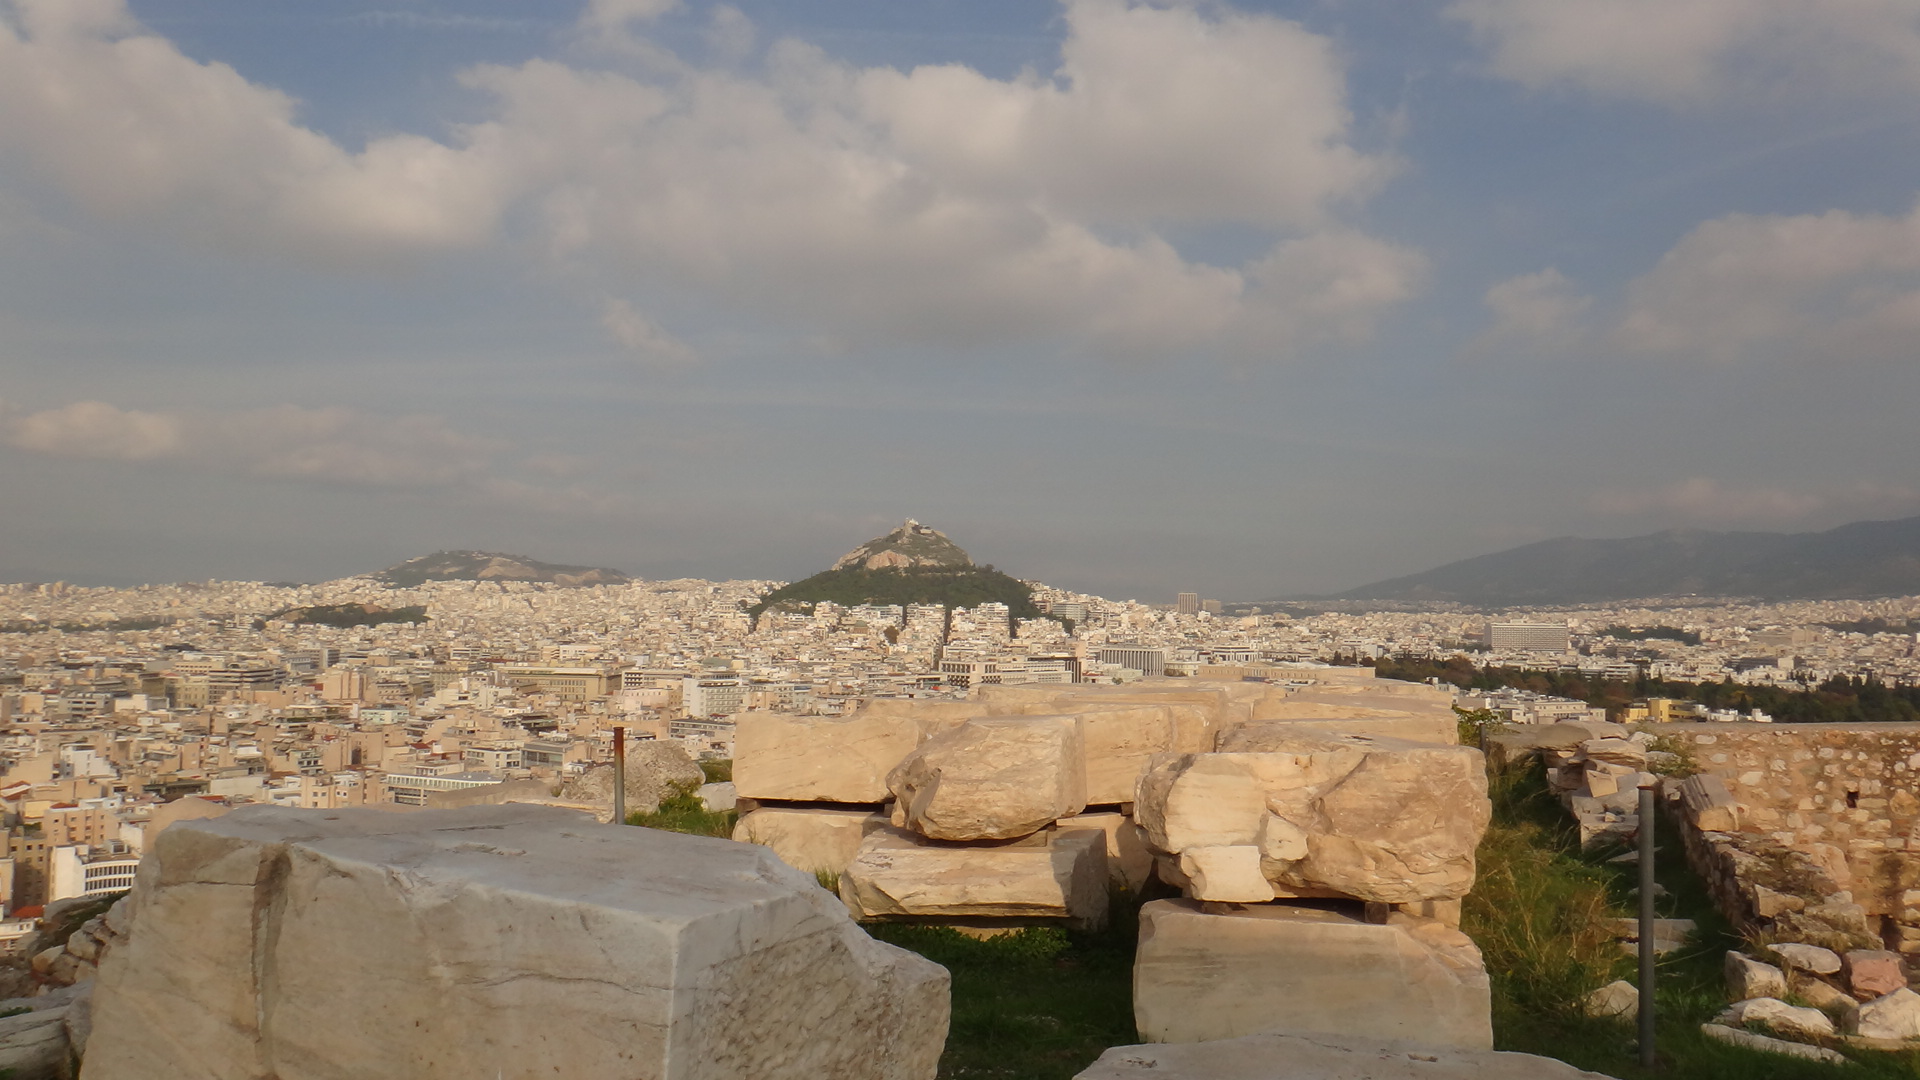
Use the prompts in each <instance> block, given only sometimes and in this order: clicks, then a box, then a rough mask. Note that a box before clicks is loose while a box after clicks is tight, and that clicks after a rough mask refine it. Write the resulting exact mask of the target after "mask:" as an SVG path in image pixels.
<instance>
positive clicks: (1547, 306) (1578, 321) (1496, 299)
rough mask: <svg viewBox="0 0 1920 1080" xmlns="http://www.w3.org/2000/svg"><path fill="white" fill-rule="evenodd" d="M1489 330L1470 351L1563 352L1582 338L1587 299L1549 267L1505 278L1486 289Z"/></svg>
mask: <svg viewBox="0 0 1920 1080" xmlns="http://www.w3.org/2000/svg"><path fill="white" fill-rule="evenodd" d="M1485 303H1486V305H1487V310H1488V311H1490V312H1492V314H1493V325H1492V326H1490V327H1488V328H1487V330H1486V331H1485V332H1483V333H1482V334H1481V335H1480V336H1479V337H1478V338H1476V339H1475V340H1474V342H1473V344H1472V345H1471V346H1469V349H1470V351H1476V352H1486V351H1495V350H1509V349H1519V350H1527V351H1532V352H1558V351H1565V350H1567V349H1570V348H1572V347H1573V346H1574V345H1576V344H1579V343H1580V342H1581V341H1583V340H1584V339H1585V337H1586V333H1587V327H1586V317H1587V311H1588V309H1589V308H1591V307H1592V306H1593V300H1592V298H1591V297H1589V296H1587V295H1585V294H1584V293H1582V292H1581V291H1580V290H1579V288H1578V287H1577V286H1575V285H1574V283H1573V282H1572V281H1569V280H1568V279H1567V276H1566V275H1565V274H1562V273H1561V272H1560V271H1559V270H1558V269H1556V268H1554V267H1548V268H1547V269H1545V270H1540V271H1536V272H1534V273H1531V274H1522V275H1520V276H1518V277H1512V278H1508V279H1507V280H1505V281H1502V282H1499V283H1498V284H1495V285H1494V286H1493V287H1491V288H1489V289H1488V290H1487V294H1486V297H1485Z"/></svg>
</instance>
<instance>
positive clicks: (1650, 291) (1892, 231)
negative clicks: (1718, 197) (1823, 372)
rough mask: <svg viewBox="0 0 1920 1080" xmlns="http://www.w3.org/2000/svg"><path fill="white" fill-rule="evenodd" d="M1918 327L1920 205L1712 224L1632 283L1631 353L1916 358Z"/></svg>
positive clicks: (1625, 329) (1624, 338) (1623, 337)
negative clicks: (1892, 212)
mask: <svg viewBox="0 0 1920 1080" xmlns="http://www.w3.org/2000/svg"><path fill="white" fill-rule="evenodd" d="M1917 331H1920V208H1916V209H1915V210H1914V211H1913V212H1912V213H1909V214H1907V215H1906V216H1904V217H1899V218H1889V217H1883V216H1879V215H1872V214H1851V213H1846V212H1843V211H1838V210H1835V211H1829V212H1827V213H1823V214H1806V215H1793V216H1760V215H1749V214H1734V215H1729V216H1727V217H1723V218H1718V219H1715V220H1713V221H1709V222H1706V223H1705V224H1702V225H1700V226H1699V227H1697V228H1695V229H1694V230H1693V231H1692V232H1691V233H1689V234H1688V235H1687V236H1686V237H1684V238H1683V239H1681V241H1680V242H1679V243H1678V244H1676V245H1674V247H1673V248H1672V249H1671V250H1670V251H1668V252H1667V253H1666V255H1665V256H1663V257H1662V258H1661V260H1660V262H1659V263H1658V264H1657V265H1656V266H1655V267H1654V268H1653V269H1652V270H1650V271H1649V272H1647V273H1646V274H1644V275H1642V276H1641V277H1640V278H1638V279H1636V280H1635V281H1634V282H1633V283H1632V284H1631V285H1630V286H1629V287H1628V290H1627V308H1626V312H1625V314H1624V316H1623V318H1622V320H1621V322H1620V325H1619V328H1618V332H1617V337H1618V340H1619V341H1620V343H1621V344H1623V345H1625V346H1626V347H1628V348H1631V349H1635V350H1639V351H1644V352H1652V353H1661V354H1678V355H1696V356H1704V357H1708V358H1712V359H1717V360H1722V361H1728V360H1738V359H1742V358H1746V357H1751V356H1757V355H1795V354H1804V353H1817V354H1819V355H1821V356H1822V357H1824V358H1827V359H1832V358H1836V357H1837V358H1845V357H1848V356H1864V355H1896V354H1899V355H1910V354H1911V351H1912V341H1913V335H1914V334H1915V333H1916V332H1917Z"/></svg>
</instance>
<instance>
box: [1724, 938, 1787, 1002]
mask: <svg viewBox="0 0 1920 1080" xmlns="http://www.w3.org/2000/svg"><path fill="white" fill-rule="evenodd" d="M1726 974H1727V995H1728V996H1729V997H1731V998H1733V1000H1735V1001H1745V1000H1747V999H1748V998H1777V997H1785V996H1786V993H1787V975H1786V972H1784V971H1781V970H1780V969H1779V968H1777V967H1774V966H1773V965H1772V964H1763V963H1761V962H1760V961H1758V960H1755V959H1753V958H1752V957H1749V956H1747V955H1745V954H1743V953H1737V952H1733V951H1731V950H1729V951H1728V952H1727V962H1726Z"/></svg>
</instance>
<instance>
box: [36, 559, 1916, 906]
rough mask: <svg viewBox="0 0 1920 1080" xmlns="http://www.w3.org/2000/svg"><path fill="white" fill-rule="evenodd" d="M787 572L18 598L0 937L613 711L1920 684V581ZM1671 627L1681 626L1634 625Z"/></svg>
mask: <svg viewBox="0 0 1920 1080" xmlns="http://www.w3.org/2000/svg"><path fill="white" fill-rule="evenodd" d="M775 584H777V583H773V582H765V581H721V582H714V581H700V580H680V581H654V582H636V583H632V584H625V585H596V586H590V587H571V588H569V587H560V586H554V585H547V584H539V583H526V582H492V581H446V582H429V583H426V584H423V585H420V586H418V587H414V588H393V587H389V586H386V585H384V584H381V583H379V582H377V581H374V580H372V579H370V578H348V579H342V580H339V581H333V582H328V583H324V584H320V585H299V586H290V585H269V584H260V583H252V582H223V581H209V582H203V583H187V584H176V585H153V586H141V587H138V588H126V589H111V588H85V587H77V586H71V585H66V584H61V583H54V584H43V585H3V586H0V627H4V628H6V632H4V633H0V765H3V766H4V775H0V812H4V815H5V818H4V820H5V825H6V834H7V851H6V853H5V856H4V857H0V903H4V905H5V909H6V912H5V914H6V916H7V918H5V919H4V920H0V938H4V937H5V936H6V935H8V934H12V933H14V932H15V930H17V931H18V932H19V933H24V932H25V931H26V929H27V928H30V927H31V925H32V922H31V918H30V916H31V915H32V914H33V909H34V908H35V907H36V906H38V905H42V904H44V903H46V902H48V901H50V900H55V899H62V898H65V897H70V896H85V895H105V894H108V893H111V892H117V891H120V890H122V889H125V888H126V887H128V885H129V883H130V881H131V875H132V873H133V868H134V866H135V865H136V864H137V862H138V859H139V856H140V854H141V851H142V850H143V846H144V838H145V837H147V836H149V835H151V834H152V833H153V832H154V831H157V829H159V828H161V827H164V825H165V824H167V823H169V822H170V821H172V820H175V819H178V818H180V817H182V816H198V815H201V814H208V813H216V812H219V810H220V809H221V808H223V807H225V806H230V805H234V804H238V803H245V802H265V803H275V804H282V805H287V806H297V807H309V808H332V807H343V806H360V805H376V804H384V805H399V806H420V805H425V804H426V803H427V802H428V801H429V799H430V797H431V796H432V794H433V793H435V792H444V791H453V790H459V789H464V788H474V787H483V786H486V785H490V784H498V783H503V782H507V781H513V780H527V779H550V780H553V781H555V782H556V784H557V783H558V782H559V781H560V780H562V779H564V778H565V777H566V775H567V774H569V773H570V772H578V771H580V770H582V769H584V768H586V767H587V766H589V765H591V764H593V763H595V762H603V761H608V760H610V759H611V755H612V743H613V732H614V729H615V728H616V727H621V728H625V729H626V730H627V732H628V736H629V737H630V738H639V739H648V738H652V739H677V740H682V741H684V743H685V744H686V745H687V746H688V747H689V749H691V750H693V751H695V752H696V753H698V754H703V755H707V756H726V755H728V754H729V753H730V751H731V741H732V731H733V724H734V718H735V717H737V716H738V715H740V714H742V713H748V712H755V711H777V712H797V713H816V714H838V713H842V712H845V711H848V710H849V709H851V708H852V707H854V706H855V705H856V704H857V702H859V701H860V700H861V699H864V698H870V697H958V696H963V695H965V694H966V693H967V692H969V691H970V690H971V689H972V688H974V687H977V686H980V685H983V684H989V683H1002V684H1008V683H1029V682H1041V683H1046V682H1058V683H1068V682H1078V681H1087V680H1096V681H1113V680H1119V681H1126V680H1129V679H1134V678H1139V677H1143V676H1157V675H1173V676H1178V675H1182V674H1189V673H1191V672H1192V671H1193V670H1194V669H1195V668H1196V667H1197V666H1199V665H1208V664H1226V665H1255V666H1258V665H1285V664H1318V663H1325V662H1328V661H1333V660H1336V659H1337V660H1341V661H1346V662H1353V661H1359V662H1364V661H1366V660H1367V659H1369V658H1377V657H1383V656H1415V657H1436V658H1437V657H1448V656H1454V655H1458V654H1461V653H1462V652H1465V653H1467V654H1468V655H1470V656H1472V657H1473V659H1474V661H1475V662H1476V663H1478V664H1483V665H1487V664H1497V665H1501V666H1509V667H1520V668H1530V669H1534V670H1567V671H1579V672H1583V673H1588V674H1590V675H1594V676H1600V677H1612V678H1629V677H1633V676H1635V675H1638V674H1641V673H1645V674H1648V675H1652V676H1657V677H1662V678H1666V679H1673V680H1690V681H1720V680H1725V679H1731V680H1735V681H1738V682H1746V683H1765V684H1778V685H1790V686H1799V685H1806V684H1810V683H1817V682H1820V681H1824V680H1825V679H1827V678H1830V677H1832V676H1835V675H1849V676H1871V677H1873V678H1877V679H1879V680H1881V681H1883V682H1886V683H1889V684H1914V683H1920V649H1917V648H1916V639H1915V635H1914V634H1912V633H1909V632H1898V631H1895V630H1892V629H1888V628H1894V627H1906V628H1909V629H1910V628H1911V625H1912V622H1911V620H1913V619H1914V618H1915V617H1916V616H1920V597H1907V598H1901V599H1891V600H1877V601H1818V602H1797V603H1779V604H1761V603H1749V602H1708V601H1698V602H1693V603H1690V604H1688V605H1685V606H1676V605H1670V604H1653V603H1643V604H1630V605H1619V606H1611V607H1589V608H1579V609H1565V610H1554V611H1528V612H1502V613H1494V614H1492V615H1489V614H1487V613H1479V612H1470V611H1377V612H1367V613H1340V612H1331V611H1328V612H1318V613H1313V612H1305V611H1303V610H1302V609H1300V608H1298V607H1294V608H1293V612H1294V613H1292V614H1289V613H1286V612H1278V611H1268V612H1258V611H1255V612H1254V613H1250V614H1245V615H1226V616H1223V615H1220V614H1218V609H1219V606H1220V605H1219V604H1218V602H1216V601H1202V600H1201V599H1200V598H1199V596H1198V595H1197V594H1193V593H1185V594H1181V595H1180V596H1179V597H1178V598H1177V599H1176V602H1175V603H1173V604H1166V605H1155V604H1146V603H1139V602H1136V601H1132V600H1127V601H1115V600H1108V599H1104V598H1101V597H1097V596H1089V595H1084V594H1078V593H1072V592H1068V591H1063V590H1059V589H1053V588H1048V587H1046V586H1038V585H1037V586H1036V587H1035V599H1036V601H1037V602H1038V603H1039V606H1040V607H1041V608H1042V610H1044V611H1046V612H1048V617H1045V618H1039V619H1024V620H1011V619H1010V618H1009V615H1008V611H1007V609H1006V608H1005V607H1003V606H1001V605H999V604H982V605H981V606H980V607H978V608H976V609H973V610H966V609H956V610H954V611H952V612H950V613H949V612H947V611H946V610H944V609H943V608H941V607H939V606H936V605H924V606H923V605H912V606H906V607H899V606H878V607H876V606H865V607H840V606H837V605H833V604H827V603H822V604H819V605H817V606H816V607H815V609H814V610H813V611H811V612H810V613H801V612H794V611H779V610H772V611H769V612H767V613H766V614H765V615H764V616H762V617H761V618H760V619H759V620H758V623H757V625H756V622H755V620H754V619H753V618H752V617H751V616H750V615H749V614H748V611H747V609H748V608H749V607H750V606H751V605H752V603H753V602H754V600H755V599H756V598H758V597H759V596H761V595H763V594H765V593H766V592H767V591H768V590H769V589H770V588H772V587H773V586H774V585H775ZM341 604H362V605H366V607H367V609H368V610H370V611H396V610H398V609H403V608H413V607H417V608H420V609H423V610H424V613H425V621H422V622H390V623H381V624H378V625H371V626H357V627H333V626H326V625H314V624H310V623H296V622H291V621H287V619H285V618H282V617H279V616H282V615H284V614H285V613H288V612H294V611H299V610H303V609H306V610H311V609H314V608H323V607H326V606H328V605H341ZM1648 629H1652V630H1655V631H1657V632H1658V633H1659V634H1662V635H1668V634H1670V635H1673V636H1648V637H1639V636H1637V635H1635V634H1634V633H1632V631H1635V630H1640V631H1645V630H1648ZM1871 630H1881V631H1882V632H1866V631H1871ZM1462 704H1468V705H1472V706H1474V707H1486V708H1494V709H1496V710H1499V711H1501V712H1503V713H1504V714H1506V715H1508V716H1510V717H1512V718H1514V719H1518V720H1528V721H1547V720H1553V719H1563V718H1568V717H1576V716H1578V717H1581V718H1585V717H1588V716H1591V715H1592V710H1589V709H1588V708H1587V706H1585V705H1584V704H1582V703H1579V702H1568V701H1563V700H1556V699H1550V698H1543V697H1541V696H1540V695H1535V694H1525V693H1518V692H1498V693H1491V694H1477V695H1472V696H1469V695H1462ZM1635 708H1641V709H1644V710H1645V711H1644V712H1643V713H1640V714H1637V715H1636V716H1635V717H1634V718H1636V719H1649V720H1656V721H1657V720H1665V719H1676V718H1679V717H1681V716H1686V717H1688V718H1700V715H1701V714H1700V713H1699V712H1698V711H1697V710H1694V709H1692V708H1690V707H1687V706H1685V705H1684V703H1675V702H1664V703H1663V702H1662V701H1660V700H1658V699H1656V700H1655V701H1652V702H1648V703H1646V704H1645V705H1643V706H1635ZM1706 718H1710V719H1735V718H1738V719H1764V717H1756V716H1738V717H1735V716H1733V715H1727V716H1719V715H1713V716H1708V717H1706ZM23 914H24V915H26V916H28V917H27V918H24V919H23V918H21V916H22V915H23Z"/></svg>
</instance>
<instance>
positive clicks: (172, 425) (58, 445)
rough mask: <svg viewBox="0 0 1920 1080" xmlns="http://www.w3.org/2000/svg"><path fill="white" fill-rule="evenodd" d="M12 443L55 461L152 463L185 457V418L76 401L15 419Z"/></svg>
mask: <svg viewBox="0 0 1920 1080" xmlns="http://www.w3.org/2000/svg"><path fill="white" fill-rule="evenodd" d="M9 427H10V430H9V431H8V432H7V442H8V444H9V445H12V446H14V447H16V448H18V449H21V450H31V451H33V452H34V453H36V454H48V455H51V456H54V457H74V458H95V459H102V460H108V461H152V460H155V459H158V458H168V457H176V456H178V455H179V454H180V453H182V452H183V450H184V448H185V445H186V440H185V439H184V438H183V437H182V432H181V424H180V418H179V417H177V416H170V415H167V414H165V413H150V412H141V411H139V410H137V409H119V408H115V407H114V406H112V405H109V404H107V403H106V402H104V401H76V402H74V403H73V404H71V405H66V406H62V407H61V408H58V409H48V410H46V411H45V412H37V413H30V414H28V415H25V416H18V417H14V418H12V422H11V424H10V425H9Z"/></svg>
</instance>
